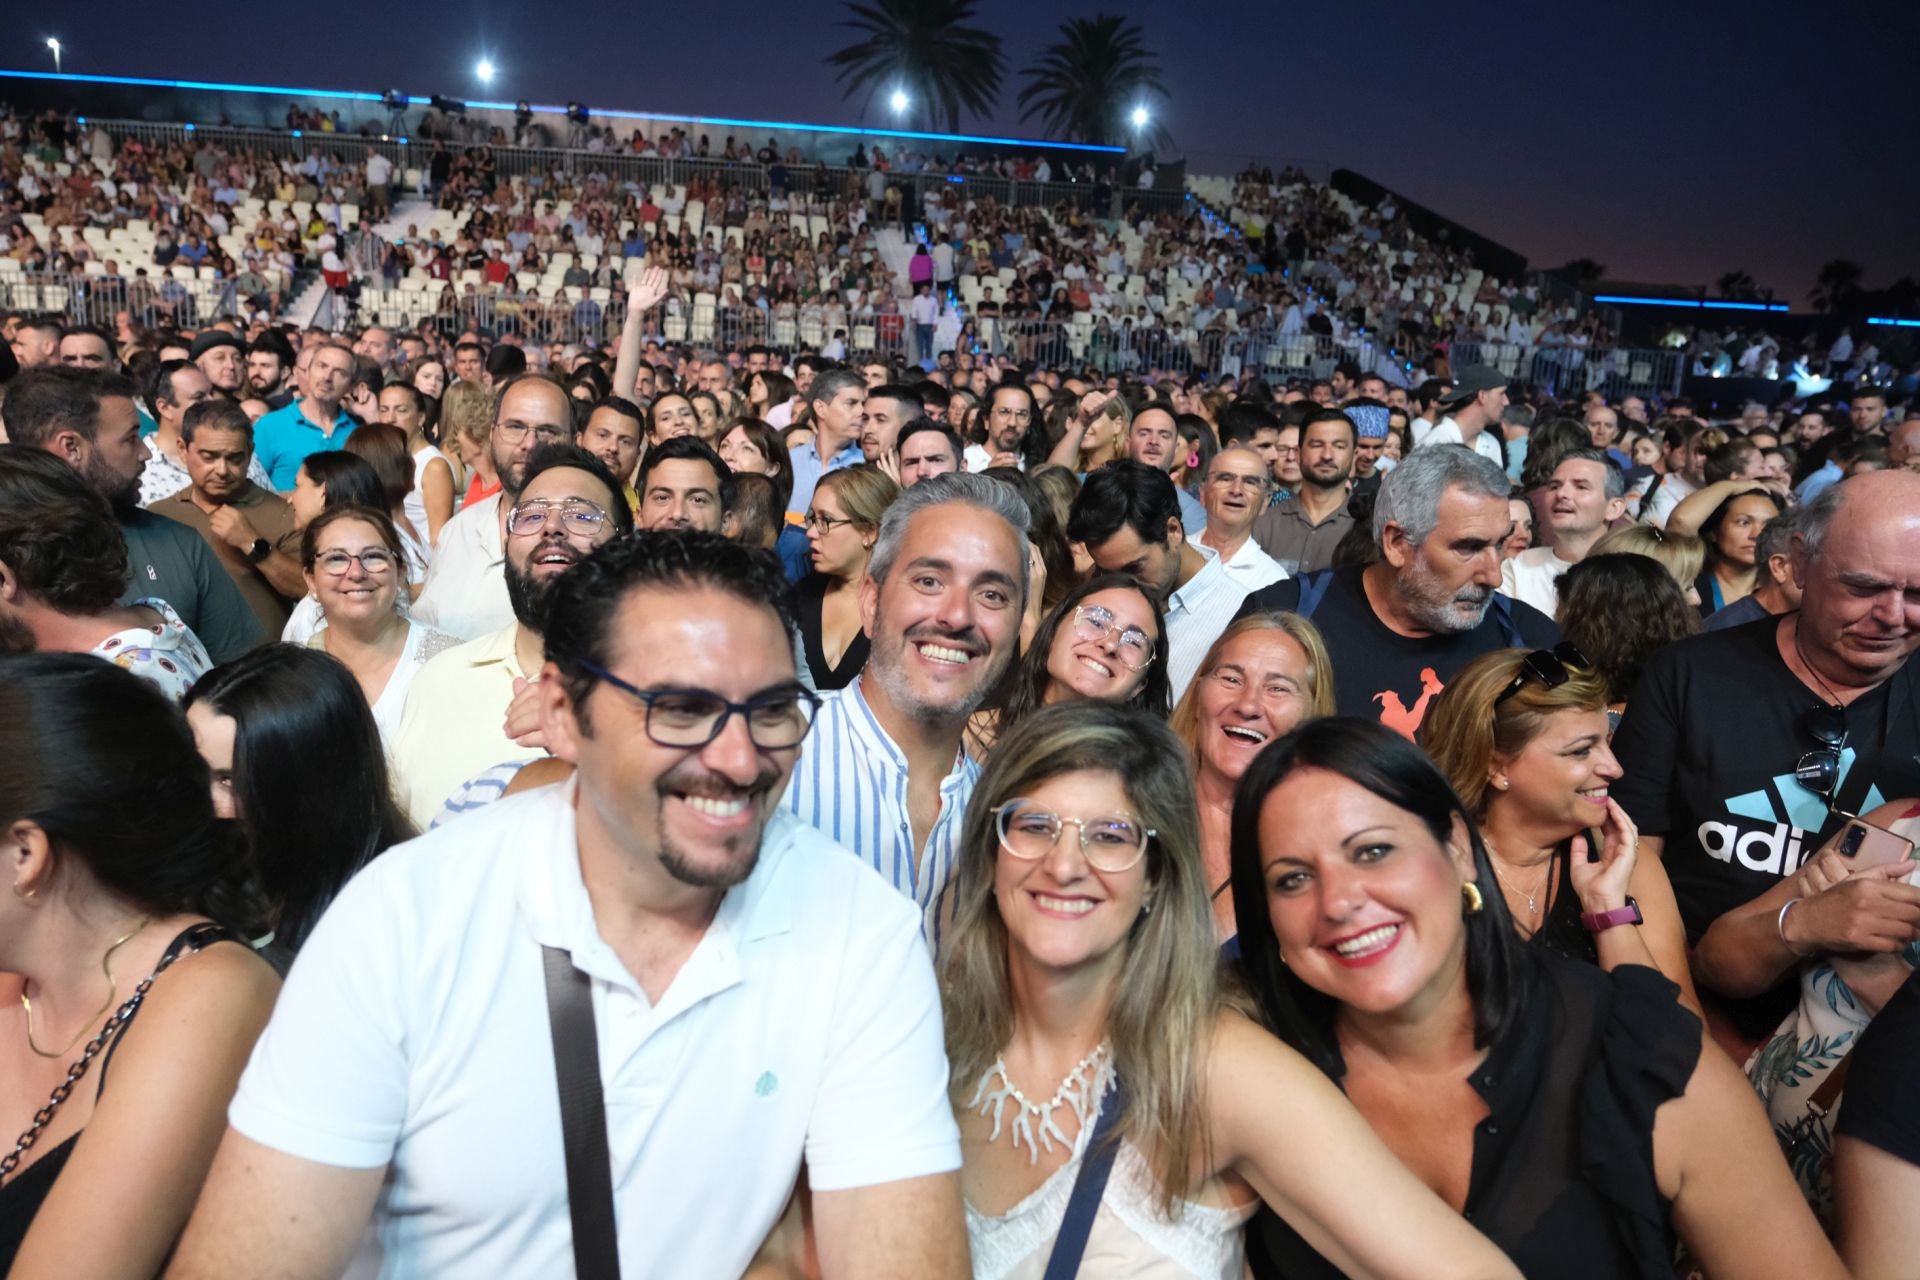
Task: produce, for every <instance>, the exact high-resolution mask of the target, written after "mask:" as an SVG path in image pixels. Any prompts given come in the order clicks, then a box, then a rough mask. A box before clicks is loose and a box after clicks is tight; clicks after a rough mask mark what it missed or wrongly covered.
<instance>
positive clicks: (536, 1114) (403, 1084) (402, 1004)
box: [229, 782, 960, 1278]
mask: <svg viewBox="0 0 1920 1280" xmlns="http://www.w3.org/2000/svg"><path fill="white" fill-rule="evenodd" d="M576 795H577V792H576V784H574V783H571V782H570V783H566V784H563V785H559V786H552V787H543V788H539V789H537V790H535V791H531V792H529V793H527V794H526V795H521V796H514V797H512V798H510V799H507V800H503V801H501V802H500V803H498V804H496V805H493V806H491V807H490V808H489V810H488V820H487V821H485V822H482V821H479V820H478V819H472V818H466V819H461V820H460V821H457V822H454V823H451V824H449V825H448V826H446V827H443V828H441V829H439V830H437V831H433V832H430V833H428V834H427V835H424V836H422V837H420V838H419V839H417V840H413V841H409V842H408V843H406V844H404V845H401V846H399V847H398V848H395V849H391V850H388V851H387V852H386V853H384V854H382V855H381V856H380V857H378V858H376V859H375V860H374V861H373V862H372V863H371V864H369V865H368V867H367V868H366V870H364V871H362V872H361V873H360V874H359V875H357V876H356V877H355V878H354V879H353V881H352V882H351V883H349V884H348V885H347V887H346V888H345V889H344V890H343V891H342V892H341V894H340V896H339V897H338V898H337V899H336V900H335V901H334V903H333V905H332V907H330V908H329V909H328V911H327V913H326V915H325V916H324V917H323V918H322V919H321V921H320V924H319V926H318V928H316V929H315V931H314V933H313V936H312V937H311V938H310V939H309V940H308V941H307V943H306V945H305V946H304V947H303V948H302V949H301V952H300V957H299V959H298V961H297V962H296V963H295V964H294V967H293V972H292V973H291V975H289V977H288V979H287V984H286V987H285V988H284V989H283V990H282V991H281V993H280V999H279V1002H278V1004H277V1005H276V1006H275V1008H274V1013H273V1019H272V1021H271V1022H270V1023H269V1024H268V1026H267V1029H266V1031H265V1032H264V1033H263V1034H262V1036H261V1037H260V1041H259V1043H258V1044H257V1045H256V1046H255V1048H254V1053H253V1058H252V1061H251V1062H250V1063H249V1065H248V1067H247V1070H246V1073H245V1075H244V1076H243V1077H242V1079H241V1082H240V1088H239V1091H238V1093H237V1094H236V1095H235V1097H234V1101H233V1104H232V1107H231V1109H230V1112H229V1118H230V1119H231V1121H232V1123H233V1126H234V1128H235V1129H237V1130H239V1131H240V1132H241V1133H243V1134H245V1135H247V1137H249V1138H251V1139H253V1140H254V1141H256V1142H259V1143H263V1144H264V1145H266V1146H269V1147H272V1148H274V1149H275V1150H278V1151H284V1152H287V1153H288V1154H290V1155H293V1156H296V1157H299V1158H301V1159H305V1160H310V1161H315V1162H318V1163H321V1164H327V1165H335V1166H340V1167H345V1168H356V1169H375V1168H386V1169H387V1170H388V1173H387V1176H386V1180H385V1184H384V1185H383V1187H382V1188H381V1191H380V1195H379V1199H378V1201H377V1202H376V1205H375V1211H374V1224H373V1225H374V1228H375V1234H376V1235H377V1237H378V1240H379V1244H380V1247H381V1250H382V1251H383V1252H384V1254H385V1257H384V1260H383V1263H382V1268H381V1269H382V1274H384V1275H387V1276H393V1277H400V1276H409V1277H411V1276H558V1275H571V1274H572V1273H573V1232H572V1228H571V1220H570V1216H569V1213H568V1207H567V1176H566V1164H565V1157H564V1153H563V1150H562V1145H561V1130H560V1106H559V1099H558V1095H557V1083H556V1079H555V1071H554V1062H553V1048H552V1040H551V1035H550V1030H549V1026H548V1017H547V999H546V986H545V981H544V978H543V971H542V951H541V949H542V947H552V948H557V949H560V950H564V951H567V952H569V953H570V954H571V958H572V962H573V964H574V966H575V967H576V968H578V969H580V970H582V971H584V972H585V973H586V974H587V975H588V977H589V978H590V979H591V980H592V1001H593V1013H594V1022H595V1031H596V1035H597V1039H598V1048H599V1055H600V1075H601V1079H602V1082H603V1084H604V1088H605V1096H606V1114H607V1138H608V1145H609V1147H610V1151H611V1159H612V1164H613V1195H614V1207H615V1213H616V1215H617V1217H618V1219H619V1221H620V1224H621V1226H622V1227H623V1228H624V1229H623V1230H621V1231H620V1232H619V1247H620V1268H621V1271H622V1272H623V1273H624V1274H626V1275H630V1276H675V1277H696V1278H697V1277H707V1276H715V1277H718V1276H728V1277H732V1276H738V1275H739V1274H740V1273H741V1272H742V1271H743V1270H744V1269H745V1268H746V1266H747V1264H748V1263H749V1262H750V1261H751V1260H752V1258H753V1256H754V1253H755V1251H756V1250H757V1249H758V1248H759V1247H760V1244H761V1243H762V1241H763V1240H764V1239H765V1237H766V1235H767V1232H768V1231H769V1229H771V1227H772V1226H773V1224H774V1222H775V1221H777V1220H778V1218H779V1217H780V1214H781V1212H782V1210H783V1209H784V1208H785V1207H786V1203H787V1198H788V1195H789V1194H790V1193H791V1191H792V1190H793V1185H794V1179H795V1176H796V1175H797V1174H798V1172H799V1169H800V1164H801V1160H802V1158H803V1157H804V1158H805V1161H806V1165H807V1170H808V1177H809V1179H810V1181H811V1183H812V1185H813V1186H814V1187H816V1188H819V1189H822V1190H844V1189H848V1188H854V1187H863V1186H873V1185H877V1184H882V1183H889V1182H896V1181H901V1180H903V1179H907V1178H915V1177H924V1176H927V1175H930V1174H937V1173H945V1172H948V1171H951V1170H954V1169H957V1168H958V1167H959V1165H960V1147H959V1134H958V1131H957V1130H956V1128H955V1125H954V1121H953V1112H952V1109H951V1107H950V1105H949V1104H948V1101H947V1089H946V1085H947V1062H946V1054H945V1048H944V1041H943V1034H942V1029H941V1022H940V1004H939V999H938V996H937V993H936V989H935V986H934V977H933V968H932V965H931V964H930V963H929V960H928V957H927V952H926V948H925V947H923V946H922V945H921V944H920V920H919V914H918V913H917V912H916V911H914V910H913V908H912V907H911V905H910V904H908V903H905V902H902V901H901V900H900V898H899V896H898V895H896V894H894V893H892V892H890V891H889V890H888V889H887V887H886V886H885V885H884V884H882V883H881V882H880V881H879V880H878V879H877V878H876V877H875V876H874V875H873V873H872V872H871V871H870V870H868V869H867V868H866V867H863V866H861V865H860V864H859V863H858V862H856V861H855V860H854V859H852V858H849V857H847V856H846V854H845V852H844V851H842V850H839V849H836V848H834V847H833V846H832V845H831V844H830V843H829V842H828V841H827V840H825V839H824V838H823V837H821V836H820V835H819V834H818V833H817V832H814V831H812V830H809V829H808V828H807V827H806V826H805V825H804V824H802V823H799V822H796V821H794V820H793V819H792V818H791V817H789V816H788V815H786V814H784V813H782V812H779V811H776V812H775V813H774V815H773V816H772V818H771V819H770V820H769V821H768V824H767V828H766V831H765V834H764V835H763V837H762V839H761V844H760V853H759V860H758V862H757V864H756V865H755V867H754V869H753V873H752V874H751V875H750V876H749V877H748V878H747V879H746V880H745V881H744V882H742V883H741V884H740V885H738V886H736V887H735V888H733V889H731V890H729V891H728V892H727V894H726V896H725V898H724V899H723V900H722V901H721V904H720V907H719V910H718V912H717V913H716V914H715V916H714V918H713V922H712V923H711V924H709V925H708V926H707V929H706V932H705V934H704V936H702V938H701V939H700V941H699V943H698V944H697V945H696V946H695V948H694V950H693V952H692V954H691V955H690V956H688V957H687V960H686V962H685V964H684V965H682V967H681V968H680V971H679V972H678V973H677V974H675V975H674V977H673V979H672V982H671V984H670V985H669V986H668V987H667V989H666V991H665V992H664V993H663V994H662V996H661V998H660V1001H659V1003H658V1004H655V1003H653V1002H652V1001H650V1000H649V999H648V998H647V996H646V993H645V992H644V991H643V990H642V989H641V988H640V986H639V984H638V983H637V982H635V981H634V979H633V977H632V975H631V974H629V973H628V971H627V969H626V967H625V966H624V965H623V964H622V963H621V961H620V958H619V957H618V956H617V955H616V954H615V953H614V951H613V949H612V948H611V947H609V946H608V945H607V944H606V942H604V941H603V940H602V938H601V935H600V931H599V928H598V926H597V924H596V922H595V920H594V915H593V904H592V903H591V902H590V901H589V899H588V897H587V892H586V888H585V886H584V884H583V883H582V881H581V876H580V860H579V851H578V850H579V846H578V843H577V840H576V836H575V830H574V812H575V806H576V803H577V799H576ZM881 979H884V980H881Z"/></svg>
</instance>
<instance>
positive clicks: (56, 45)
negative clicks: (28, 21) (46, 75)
mask: <svg viewBox="0 0 1920 1280" xmlns="http://www.w3.org/2000/svg"><path fill="white" fill-rule="evenodd" d="M47 48H49V49H51V50H53V74H55V75H59V74H60V42H59V41H58V40H55V39H53V38H52V37H51V36H49V37H48V38H47Z"/></svg>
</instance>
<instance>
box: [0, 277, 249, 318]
mask: <svg viewBox="0 0 1920 1280" xmlns="http://www.w3.org/2000/svg"><path fill="white" fill-rule="evenodd" d="M286 297H287V294H286V291H285V290H283V289H280V288H277V287H274V286H273V285H272V284H271V283H269V284H268V286H267V288H265V289H260V290H254V291H253V292H251V293H248V294H246V295H242V293H241V292H240V289H239V281H238V280H237V279H218V280H201V279H197V278H196V279H193V280H180V279H176V278H175V277H173V276H171V275H165V274H162V275H157V276H108V275H76V274H69V273H38V272H36V273H24V272H11V271H9V272H0V305H3V306H5V307H7V308H8V309H10V310H14V311H25V312H36V313H43V314H51V315H59V316H64V317H66V319H67V321H68V323H70V324H76V325H94V326H97V327H101V328H105V329H107V330H108V331H109V332H111V331H112V329H113V327H114V323H115V321H116V319H117V317H118V316H119V314H120V313H121V312H122V311H124V312H127V313H128V314H129V315H131V316H132V317H133V320H134V323H135V324H138V325H140V326H142V327H144V328H154V327H156V326H162V325H177V326H180V327H182V328H192V327H194V326H196V325H202V324H207V323H210V322H211V321H214V320H218V319H220V318H222V317H223V316H236V317H240V318H242V319H244V318H246V317H247V316H249V315H251V314H252V313H253V312H254V311H262V310H263V311H268V312H273V313H277V312H278V311H279V310H280V307H281V305H282V304H284V302H285V300H286Z"/></svg>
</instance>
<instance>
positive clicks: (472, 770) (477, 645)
mask: <svg viewBox="0 0 1920 1280" xmlns="http://www.w3.org/2000/svg"><path fill="white" fill-rule="evenodd" d="M518 634H519V624H518V623H511V624H509V625H508V626H506V627H504V628H502V629H501V630H499V631H496V632H494V633H493V634H492V635H488V636H482V637H480V638H479V639H478V640H470V641H468V642H467V643H466V644H463V645H459V646H457V647H455V648H452V649H449V650H447V651H446V652H445V653H443V654H441V655H440V656H439V657H437V658H431V659H429V660H428V661H427V663H426V664H425V665H424V666H422V667H421V668H420V673H419V674H418V675H416V676H415V677H414V678H413V688H411V689H409V690H408V691H407V705H406V708H405V709H404V710H403V711H401V713H400V736H399V738H398V740H397V741H396V742H395V743H394V749H393V768H394V785H395V790H396V791H397V792H398V794H399V797H400V803H401V805H402V806H403V807H404V808H405V809H406V811H407V813H408V815H409V816H411V817H412V818H413V821H414V823H415V825H417V826H418V827H419V828H420V829H421V830H422V831H425V830H426V829H427V826H428V825H429V824H430V823H432V821H433V820H434V818H435V816H437V815H438V814H439V812H440V807H441V806H442V805H443V804H445V803H446V801H447V797H448V796H450V795H452V794H453V793H454V792H455V791H458V790H459V789H460V788H461V786H463V785H464V784H465V783H466V782H467V781H468V780H469V779H471V778H473V777H475V776H476V775H478V774H481V773H483V772H485V771H486V770H488V769H490V768H492V767H493V766H494V765H497V764H505V763H507V762H508V761H510V760H537V759H539V758H540V757H541V756H543V755H545V754H546V753H545V752H543V751H541V750H539V749H538V748H535V747H523V746H520V745H519V744H518V743H516V742H514V741H513V740H512V739H511V738H509V737H507V734H506V720H507V706H508V704H509V703H511V702H512V701H513V682H514V681H515V680H516V679H520V678H524V677H525V676H526V673H525V672H524V671H522V670H521V669H520V658H519V656H518V653H517V652H516V650H515V648H514V641H515V639H516V638H517V636H518Z"/></svg>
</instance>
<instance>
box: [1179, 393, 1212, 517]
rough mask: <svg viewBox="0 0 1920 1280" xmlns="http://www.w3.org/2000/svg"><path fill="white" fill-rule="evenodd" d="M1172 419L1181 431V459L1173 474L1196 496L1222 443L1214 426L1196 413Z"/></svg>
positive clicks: (1198, 494)
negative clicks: (1215, 432)
mask: <svg viewBox="0 0 1920 1280" xmlns="http://www.w3.org/2000/svg"><path fill="white" fill-rule="evenodd" d="M1173 422H1174V428H1175V429H1176V430H1177V431H1178V432H1179V433H1180V445H1179V451H1178V452H1179V459H1180V460H1179V462H1177V463H1176V464H1175V465H1174V468H1173V471H1172V472H1171V473H1170V474H1171V476H1172V479H1173V483H1174V484H1175V485H1176V486H1178V487H1179V488H1182V489H1185V490H1186V491H1187V492H1189V493H1191V494H1193V495H1194V496H1195V497H1196V498H1197V497H1199V496H1200V486H1201V484H1202V483H1203V482H1204V481H1205V480H1206V478H1207V468H1208V467H1209V466H1211V465H1212V463H1213V455H1214V454H1216V453H1218V452H1220V444H1219V442H1218V441H1217V440H1215V439H1214V435H1213V428H1212V427H1211V426H1209V425H1208V423H1207V420H1206V419H1205V418H1203V417H1201V416H1200V415H1199V414H1197V413H1183V414H1180V415H1178V416H1177V417H1175V418H1174V420H1173Z"/></svg>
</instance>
